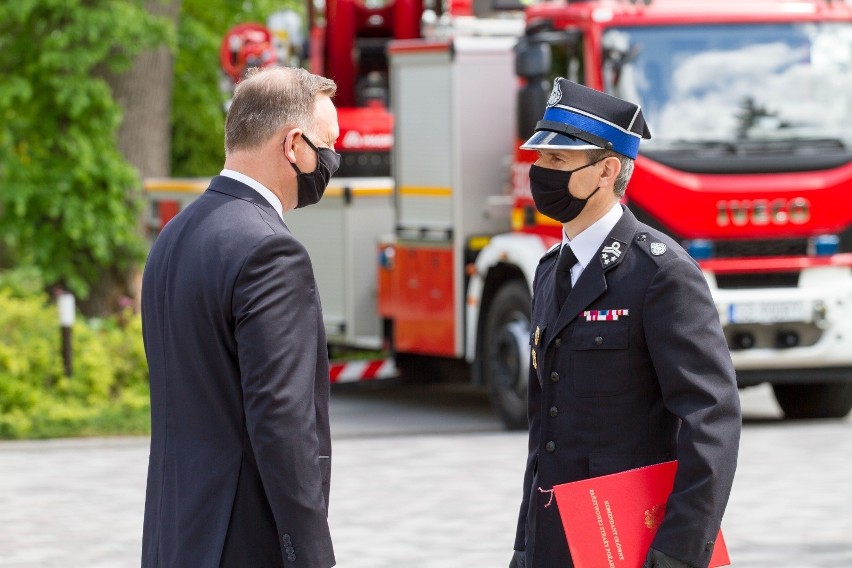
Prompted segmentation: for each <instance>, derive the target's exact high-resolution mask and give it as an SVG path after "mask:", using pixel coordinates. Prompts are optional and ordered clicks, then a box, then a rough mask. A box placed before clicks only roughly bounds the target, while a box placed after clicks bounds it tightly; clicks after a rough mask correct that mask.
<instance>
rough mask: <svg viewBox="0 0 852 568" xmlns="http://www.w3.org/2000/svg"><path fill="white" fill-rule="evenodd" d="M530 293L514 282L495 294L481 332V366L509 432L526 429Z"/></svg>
mask: <svg viewBox="0 0 852 568" xmlns="http://www.w3.org/2000/svg"><path fill="white" fill-rule="evenodd" d="M529 342H530V293H529V290H528V289H527V285H526V283H525V282H522V281H518V280H513V281H511V282H508V283H506V284H504V285H503V286H502V287H501V288H500V289H499V290H498V291H497V293H496V294H495V295H494V298H493V299H492V300H491V303H490V305H489V307H488V313H487V314H486V317H485V322H484V326H483V330H482V342H481V343H480V352H479V357H478V358H479V364H480V365H481V369H482V376H483V377H484V379H485V382H486V384H487V385H488V387H489V392H490V395H491V403H492V404H493V405H494V409H495V410H496V411H497V414H498V415H499V416H500V419H501V420H502V421H503V424H504V425H505V426H506V428H508V429H509V430H522V429H526V428H527V381H528V378H529V360H530V346H529Z"/></svg>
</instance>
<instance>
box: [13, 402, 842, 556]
mask: <svg viewBox="0 0 852 568" xmlns="http://www.w3.org/2000/svg"><path fill="white" fill-rule="evenodd" d="M334 397H335V401H334V403H333V409H332V420H333V424H334V426H333V428H334V435H335V438H336V443H335V446H334V452H335V453H334V473H333V478H332V504H331V512H330V522H331V525H332V535H333V538H334V540H335V548H336V552H337V558H338V566H340V567H342V568H385V567H395V568H397V567H404V568H408V567H411V568H445V567H447V568H456V567H458V568H480V567H482V568H490V567H500V568H502V567H505V566H506V565H507V564H508V558H509V553H510V548H511V545H512V540H513V534H514V524H515V517H516V511H517V505H518V500H519V498H520V495H519V487H520V481H521V479H520V478H521V473H522V464H523V456H524V446H525V442H526V440H525V437H524V435H522V434H516V433H505V432H501V431H500V430H499V426H498V425H497V423H496V421H494V419H493V417H491V415H490V413H489V410H488V407H487V403H486V402H485V401H484V400H483V399H482V398H481V396H478V395H476V394H473V393H465V392H458V391H455V390H453V389H450V390H445V389H434V388H426V387H419V390H417V389H415V390H411V391H409V392H408V394H400V391H394V392H383V391H375V392H371V393H361V392H357V391H355V392H353V391H341V392H337V393H335V395H334ZM743 399H744V409H745V412H746V416H747V422H746V425H745V429H744V433H743V444H742V451H741V457H740V467H739V471H738V477H737V480H736V483H735V487H734V493H733V495H732V497H731V503H730V506H729V508H728V513H727V515H726V517H725V522H724V525H723V528H724V530H725V534H726V540H727V542H728V546H729V550H730V552H731V556H732V558H733V560H734V566H736V567H743V568H764V567H765V568H770V567H772V568H778V567H794V566H795V567H799V568H801V567H804V568H809V567H814V568H816V567H832V568H837V567H849V566H852V419H847V420H844V421H829V422H798V423H785V422H780V421H778V419H777V416H778V411H777V408H776V407H775V406H774V404H773V403H772V402H771V400H770V398H769V396H768V392H767V391H766V390H764V389H752V390H750V391H745V392H744V393H743ZM450 401H454V402H453V403H452V404H451V409H450V410H449V411H447V410H446V407H447V404H448V403H450ZM394 429H395V430H396V431H397V432H399V431H402V432H403V435H394V436H389V435H386V434H387V433H388V432H391V431H394ZM147 450H148V448H147V440H146V439H141V438H125V439H112V440H101V439H95V440H62V441H44V442H5V443H0V566H2V567H4V568H5V567H10V568H11V567H20V568H24V567H26V568H35V567H39V568H42V567H44V568H49V567H71V568H74V567H104V568H107V567H108V568H112V567H124V566H138V564H139V560H138V559H139V551H140V542H139V539H140V531H141V524H142V508H143V499H144V487H145V469H146V466H147Z"/></svg>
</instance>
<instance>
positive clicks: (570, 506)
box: [553, 461, 731, 568]
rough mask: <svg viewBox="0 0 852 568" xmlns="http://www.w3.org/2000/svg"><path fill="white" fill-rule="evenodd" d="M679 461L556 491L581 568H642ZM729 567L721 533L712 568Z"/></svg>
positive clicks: (579, 567)
mask: <svg viewBox="0 0 852 568" xmlns="http://www.w3.org/2000/svg"><path fill="white" fill-rule="evenodd" d="M676 471H677V461H670V462H665V463H661V464H657V465H652V466H648V467H640V468H639V469H631V470H629V471H623V472H621V473H614V474H612V475H604V476H602V477H594V478H592V479H585V480H583V481H575V482H573V483H564V484H562V485H556V486H554V487H553V493H554V495H555V496H556V503H557V505H558V507H559V515H560V517H562V526H563V527H564V529H565V536H566V537H567V538H568V548H569V549H570V550H571V559H572V560H573V561H574V566H576V567H577V568H641V567H642V563H643V562H644V561H645V557H646V556H647V555H648V549H649V548H650V547H651V541H653V540H654V535H655V534H656V532H657V528H658V527H659V525H660V523H661V522H662V520H663V515H664V514H665V510H666V501H667V500H668V497H669V493H671V492H672V487H673V486H674V477H675V472H676ZM730 563H731V560H730V558H729V557H728V549H727V548H726V547H725V541H724V539H723V538H722V531H719V536H718V537H717V538H716V546H715V548H714V549H713V556H712V557H711V558H710V568H713V567H714V566H727V565H729V564H730Z"/></svg>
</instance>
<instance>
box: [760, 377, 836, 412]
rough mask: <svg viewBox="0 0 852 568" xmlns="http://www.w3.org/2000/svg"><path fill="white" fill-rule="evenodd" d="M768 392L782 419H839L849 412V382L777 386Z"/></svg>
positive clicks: (773, 386)
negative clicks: (771, 392) (773, 393)
mask: <svg viewBox="0 0 852 568" xmlns="http://www.w3.org/2000/svg"><path fill="white" fill-rule="evenodd" d="M772 390H773V391H774V392H775V400H777V401H778V406H780V407H781V410H783V411H784V416H785V417H786V418H791V419H801V418H843V417H844V416H846V415H847V414H849V411H850V410H852V381H850V382H845V383H813V384H806V385H801V384H796V385H787V384H778V385H772Z"/></svg>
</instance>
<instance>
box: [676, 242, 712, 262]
mask: <svg viewBox="0 0 852 568" xmlns="http://www.w3.org/2000/svg"><path fill="white" fill-rule="evenodd" d="M683 244H684V247H683V248H685V249H686V252H688V253H689V256H691V257H692V258H694V259H695V260H707V259H708V258H713V241H708V240H704V239H695V240H692V241H685V242H684V243H683Z"/></svg>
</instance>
